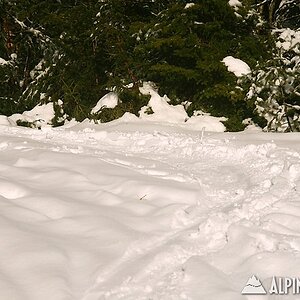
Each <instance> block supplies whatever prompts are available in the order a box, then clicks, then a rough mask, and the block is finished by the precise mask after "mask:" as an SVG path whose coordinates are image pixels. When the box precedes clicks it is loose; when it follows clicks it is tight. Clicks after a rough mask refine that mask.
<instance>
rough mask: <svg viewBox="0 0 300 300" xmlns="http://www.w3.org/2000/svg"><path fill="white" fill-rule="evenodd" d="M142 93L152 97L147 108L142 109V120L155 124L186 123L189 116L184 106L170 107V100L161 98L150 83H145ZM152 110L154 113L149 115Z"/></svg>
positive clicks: (165, 97) (164, 97) (141, 89)
mask: <svg viewBox="0 0 300 300" xmlns="http://www.w3.org/2000/svg"><path fill="white" fill-rule="evenodd" d="M140 91H141V93H142V94H144V95H150V96H151V98H150V101H149V103H148V106H147V107H144V108H142V110H141V113H140V118H141V119H142V120H148V121H154V122H169V123H184V122H185V121H186V120H187V119H188V115H187V113H186V111H185V109H184V107H183V106H182V105H176V106H173V105H170V104H169V103H168V102H169V101H170V99H169V98H168V97H167V96H166V95H165V96H163V97H161V96H160V95H159V94H158V93H157V92H156V91H155V90H154V89H153V88H152V87H151V85H150V84H149V83H144V85H143V87H141V88H140ZM148 109H151V110H152V112H153V113H151V114H148V113H147V110H148Z"/></svg>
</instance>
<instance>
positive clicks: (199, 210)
mask: <svg viewBox="0 0 300 300" xmlns="http://www.w3.org/2000/svg"><path fill="white" fill-rule="evenodd" d="M139 126H140V127H139V129H137V128H138V127H137V125H136V124H134V123H132V124H131V123H118V122H116V123H112V124H108V125H98V126H96V125H90V124H81V125H77V126H74V127H71V128H69V129H65V128H64V129H47V128H45V129H43V130H31V129H23V128H15V127H9V126H1V127H0V129H1V131H0V132H1V133H0V205H1V210H0V230H1V240H0V243H1V245H0V299H10V300H40V299H45V300H48V299H49V300H50V299H51V300H60V299H64V300H67V299H72V300H74V299H77V300H99V299H128V300H129V299H132V300H133V299H137V300H139V299H141V300H142V299H204V300H209V299H211V300H216V299H217V300H218V299H222V300H224V299H228V300H229V299H230V300H235V299H248V297H249V299H268V296H263V298H260V297H262V296H251V297H250V296H245V295H241V290H242V289H243V287H244V285H245V284H246V282H247V280H248V278H249V277H250V276H252V275H253V274H255V275H257V276H258V277H259V278H260V279H261V281H262V282H263V283H264V284H265V285H266V286H268V284H269V283H270V280H271V278H272V276H274V275H276V276H289V277H293V276H294V277H299V272H300V267H299V266H300V135H299V134H287V135H276V134H263V133H257V132H245V133H239V134H233V133H231V134H229V133H227V134H226V133H218V134H216V133H204V135H203V133H201V132H197V131H190V130H186V129H183V128H178V127H176V126H163V125H159V124H148V123H145V124H143V123H141V124H139ZM253 297H255V298H253ZM269 298H270V299H274V298H271V296H269ZM299 298H300V297H299V295H298V298H297V296H292V295H286V296H284V298H282V299H299Z"/></svg>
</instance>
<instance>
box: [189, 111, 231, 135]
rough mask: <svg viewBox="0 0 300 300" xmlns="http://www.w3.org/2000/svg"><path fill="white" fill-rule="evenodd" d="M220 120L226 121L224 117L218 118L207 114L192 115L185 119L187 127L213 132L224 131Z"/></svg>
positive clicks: (224, 128)
mask: <svg viewBox="0 0 300 300" xmlns="http://www.w3.org/2000/svg"><path fill="white" fill-rule="evenodd" d="M221 121H226V118H218V117H213V116H209V115H199V116H192V117H190V118H189V119H188V120H187V121H186V124H187V125H188V127H191V128H193V129H194V130H206V131H214V132H224V131H225V130H226V127H225V125H224V124H223V123H221Z"/></svg>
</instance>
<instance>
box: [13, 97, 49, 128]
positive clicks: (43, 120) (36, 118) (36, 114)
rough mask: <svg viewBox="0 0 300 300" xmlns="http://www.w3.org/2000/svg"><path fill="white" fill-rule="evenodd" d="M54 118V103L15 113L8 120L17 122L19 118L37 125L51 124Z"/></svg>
mask: <svg viewBox="0 0 300 300" xmlns="http://www.w3.org/2000/svg"><path fill="white" fill-rule="evenodd" d="M53 118H54V109H53V103H47V104H44V105H37V106H35V107H34V108H33V109H32V110H30V111H25V112H23V113H22V114H14V115H12V116H10V117H8V120H9V121H11V122H12V123H14V124H16V123H17V121H18V120H21V121H25V122H32V123H34V124H35V125H36V127H42V126H50V125H51V120H52V119H53Z"/></svg>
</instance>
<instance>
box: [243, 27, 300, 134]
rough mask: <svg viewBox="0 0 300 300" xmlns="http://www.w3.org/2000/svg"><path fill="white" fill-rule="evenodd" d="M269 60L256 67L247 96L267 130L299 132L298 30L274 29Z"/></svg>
mask: <svg viewBox="0 0 300 300" xmlns="http://www.w3.org/2000/svg"><path fill="white" fill-rule="evenodd" d="M273 34H274V37H275V38H276V47H274V51H273V58H272V59H269V60H267V61H266V62H265V63H263V64H258V66H257V68H256V70H255V71H254V72H253V73H252V75H251V76H250V81H251V86H250V89H249V92H248V94H247V98H248V99H249V100H252V101H254V103H255V105H256V112H257V113H258V114H259V115H260V116H262V117H264V118H265V119H266V120H267V126H266V127H265V129H266V130H268V131H281V132H288V131H300V123H299V121H300V30H298V31H295V30H291V29H280V30H279V29H278V30H275V31H274V32H273Z"/></svg>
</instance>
